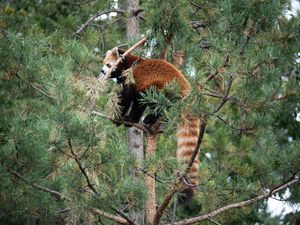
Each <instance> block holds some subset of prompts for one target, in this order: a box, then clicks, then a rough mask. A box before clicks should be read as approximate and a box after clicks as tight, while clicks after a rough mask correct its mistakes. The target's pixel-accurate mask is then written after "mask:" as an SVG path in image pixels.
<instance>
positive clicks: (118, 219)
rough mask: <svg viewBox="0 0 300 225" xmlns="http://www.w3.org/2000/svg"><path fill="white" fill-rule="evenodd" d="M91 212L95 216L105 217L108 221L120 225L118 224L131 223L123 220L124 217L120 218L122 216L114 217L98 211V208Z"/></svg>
mask: <svg viewBox="0 0 300 225" xmlns="http://www.w3.org/2000/svg"><path fill="white" fill-rule="evenodd" d="M91 210H92V212H93V213H94V214H97V215H100V216H103V217H105V218H106V219H109V220H112V221H114V222H116V223H118V224H124V225H129V222H128V221H127V220H126V219H124V218H122V217H120V216H115V215H112V214H109V213H106V212H103V211H101V210H99V209H96V208H91Z"/></svg>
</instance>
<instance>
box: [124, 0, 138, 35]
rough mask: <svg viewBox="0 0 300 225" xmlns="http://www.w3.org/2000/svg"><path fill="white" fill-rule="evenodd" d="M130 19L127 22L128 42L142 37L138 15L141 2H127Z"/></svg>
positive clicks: (132, 0)
mask: <svg viewBox="0 0 300 225" xmlns="http://www.w3.org/2000/svg"><path fill="white" fill-rule="evenodd" d="M125 4H126V10H127V13H128V18H127V21H126V37H127V40H131V39H133V38H137V37H138V36H139V35H140V26H139V18H138V17H137V15H136V12H137V10H138V6H139V0H125Z"/></svg>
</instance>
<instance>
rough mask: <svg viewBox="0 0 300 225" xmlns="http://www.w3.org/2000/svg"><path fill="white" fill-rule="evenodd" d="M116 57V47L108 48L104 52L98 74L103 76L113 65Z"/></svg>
mask: <svg viewBox="0 0 300 225" xmlns="http://www.w3.org/2000/svg"><path fill="white" fill-rule="evenodd" d="M117 59H118V49H115V48H114V49H112V50H108V51H107V52H106V56H105V58H104V60H103V67H102V70H101V73H100V76H105V75H106V74H107V72H108V71H109V70H110V68H111V67H112V66H113V65H114V63H115V62H116V61H117Z"/></svg>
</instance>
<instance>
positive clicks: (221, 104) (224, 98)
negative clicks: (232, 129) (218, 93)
mask: <svg viewBox="0 0 300 225" xmlns="http://www.w3.org/2000/svg"><path fill="white" fill-rule="evenodd" d="M232 82H233V78H230V79H229V81H228V85H227V89H226V92H225V94H224V96H223V99H222V101H221V103H220V105H219V106H218V108H217V109H216V110H215V113H216V112H218V111H219V110H220V109H221V108H222V107H223V106H224V104H225V103H226V102H227V101H228V100H229V99H230V98H228V95H229V92H230V89H231V85H232Z"/></svg>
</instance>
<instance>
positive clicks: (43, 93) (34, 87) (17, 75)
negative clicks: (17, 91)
mask: <svg viewBox="0 0 300 225" xmlns="http://www.w3.org/2000/svg"><path fill="white" fill-rule="evenodd" d="M15 76H16V77H17V78H19V79H20V80H22V81H23V82H24V83H26V84H27V85H28V86H30V87H31V88H33V89H34V90H36V91H38V92H40V93H41V94H42V95H44V96H46V97H48V98H51V99H54V98H53V97H52V96H51V95H49V94H47V93H46V92H44V91H42V90H41V89H39V88H38V87H36V86H35V85H33V84H32V83H30V82H28V81H27V80H25V79H23V78H22V77H21V76H20V75H19V74H18V73H15Z"/></svg>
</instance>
